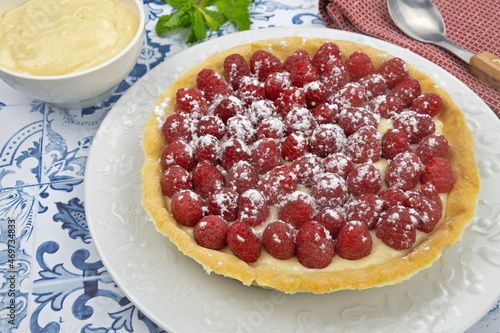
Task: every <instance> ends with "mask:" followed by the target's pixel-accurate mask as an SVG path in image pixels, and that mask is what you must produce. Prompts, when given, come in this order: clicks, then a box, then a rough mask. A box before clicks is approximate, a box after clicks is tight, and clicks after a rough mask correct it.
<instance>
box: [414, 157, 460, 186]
mask: <svg viewBox="0 0 500 333" xmlns="http://www.w3.org/2000/svg"><path fill="white" fill-rule="evenodd" d="M420 182H421V183H422V184H427V183H431V184H433V185H434V186H435V187H436V190H437V191H438V192H439V193H448V192H449V191H450V190H451V189H452V187H453V183H454V178H453V170H452V169H451V165H450V163H449V162H448V161H447V160H445V159H444V158H441V157H433V158H431V159H430V161H429V162H427V163H426V164H425V169H424V172H423V173H422V175H421V177H420Z"/></svg>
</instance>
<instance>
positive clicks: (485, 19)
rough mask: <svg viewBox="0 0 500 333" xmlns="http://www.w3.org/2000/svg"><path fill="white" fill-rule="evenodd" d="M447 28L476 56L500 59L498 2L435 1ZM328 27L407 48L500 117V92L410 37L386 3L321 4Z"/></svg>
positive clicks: (345, 0)
mask: <svg viewBox="0 0 500 333" xmlns="http://www.w3.org/2000/svg"><path fill="white" fill-rule="evenodd" d="M433 2H434V4H435V5H436V6H437V7H438V9H439V10H440V12H441V14H442V16H443V18H444V21H445V24H446V37H448V38H449V39H450V40H451V41H452V42H454V43H455V44H458V45H460V46H462V47H463V48H465V49H467V50H469V51H471V52H473V53H475V54H477V53H479V52H482V51H489V52H491V53H493V54H496V55H499V56H500V1H499V0H433ZM319 12H320V14H321V17H322V18H323V20H324V21H325V22H326V24H327V26H328V27H330V28H334V29H341V30H347V31H353V32H359V33H364V34H367V35H371V36H374V37H378V38H381V39H383V40H386V41H388V42H391V43H394V44H397V45H399V46H402V47H404V48H407V49H409V50H411V51H413V52H415V53H417V54H419V55H421V56H423V57H425V58H427V59H429V60H430V61H432V62H433V63H435V64H437V65H438V66H440V67H442V68H444V69H445V70H447V71H448V72H450V73H451V74H453V75H454V76H455V77H457V78H458V79H459V80H461V81H462V82H464V83H465V84H467V85H468V86H469V87H470V88H471V89H472V90H473V91H474V92H475V93H476V94H477V95H478V96H479V97H481V98H482V99H483V100H484V101H485V102H486V104H488V106H489V107H490V108H491V109H492V110H493V111H494V112H495V113H496V114H497V115H498V116H499V117H500V92H498V91H496V90H494V89H493V88H491V87H489V86H488V85H487V84H485V83H483V82H481V81H480V80H478V79H477V78H476V77H474V76H472V75H471V74H469V73H468V72H467V65H466V64H465V63H464V62H463V61H462V60H460V59H458V58H457V57H455V56H454V55H452V54H451V53H449V52H448V51H446V50H444V49H442V48H440V47H438V46H435V45H431V44H426V43H421V42H418V41H416V40H414V39H411V38H409V37H407V36H406V35H405V34H403V32H401V31H400V30H399V29H398V28H397V27H396V25H394V23H393V22H392V20H391V16H390V15H389V11H388V9H387V2H386V0H362V1H359V0H319Z"/></svg>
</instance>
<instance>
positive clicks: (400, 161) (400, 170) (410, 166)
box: [385, 152, 422, 191]
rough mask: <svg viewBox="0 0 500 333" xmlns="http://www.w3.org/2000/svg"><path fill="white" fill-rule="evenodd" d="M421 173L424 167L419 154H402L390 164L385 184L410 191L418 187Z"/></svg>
mask: <svg viewBox="0 0 500 333" xmlns="http://www.w3.org/2000/svg"><path fill="white" fill-rule="evenodd" d="M421 173H422V167H421V165H420V158H418V156H417V154H415V153H412V152H404V153H400V154H398V155H396V157H394V159H393V160H392V161H391V162H390V163H389V166H388V167H387V171H386V173H385V183H386V184H387V186H388V187H394V188H399V189H400V190H403V191H408V190H411V189H412V188H414V187H415V186H416V185H417V183H418V180H419V177H420V174H421Z"/></svg>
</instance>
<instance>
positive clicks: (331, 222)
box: [313, 208, 345, 239]
mask: <svg viewBox="0 0 500 333" xmlns="http://www.w3.org/2000/svg"><path fill="white" fill-rule="evenodd" d="M313 221H316V222H318V223H320V224H321V225H322V226H323V227H325V229H326V230H328V232H329V233H330V236H332V238H333V239H335V238H337V235H338V234H339V231H340V228H342V226H343V225H344V224H345V215H344V211H343V209H341V208H335V209H325V210H322V211H321V212H319V213H318V214H317V215H316V216H314V217H313Z"/></svg>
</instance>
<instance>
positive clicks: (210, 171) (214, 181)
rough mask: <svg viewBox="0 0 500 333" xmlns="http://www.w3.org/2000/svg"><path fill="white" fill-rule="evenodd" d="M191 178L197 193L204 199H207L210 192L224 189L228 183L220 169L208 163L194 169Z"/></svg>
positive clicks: (198, 165) (199, 164)
mask: <svg viewBox="0 0 500 333" xmlns="http://www.w3.org/2000/svg"><path fill="white" fill-rule="evenodd" d="M191 177H192V179H193V186H194V190H195V192H196V193H198V194H199V195H201V196H202V197H203V198H206V197H207V196H208V194H209V193H210V192H212V191H214V190H216V189H218V188H221V187H223V186H224V184H225V182H226V180H225V179H224V176H223V175H222V173H221V172H220V171H219V169H217V168H216V167H215V166H213V165H212V164H211V163H209V162H206V161H203V162H200V163H198V164H197V165H196V166H195V167H194V169H193V172H192V174H191Z"/></svg>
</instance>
